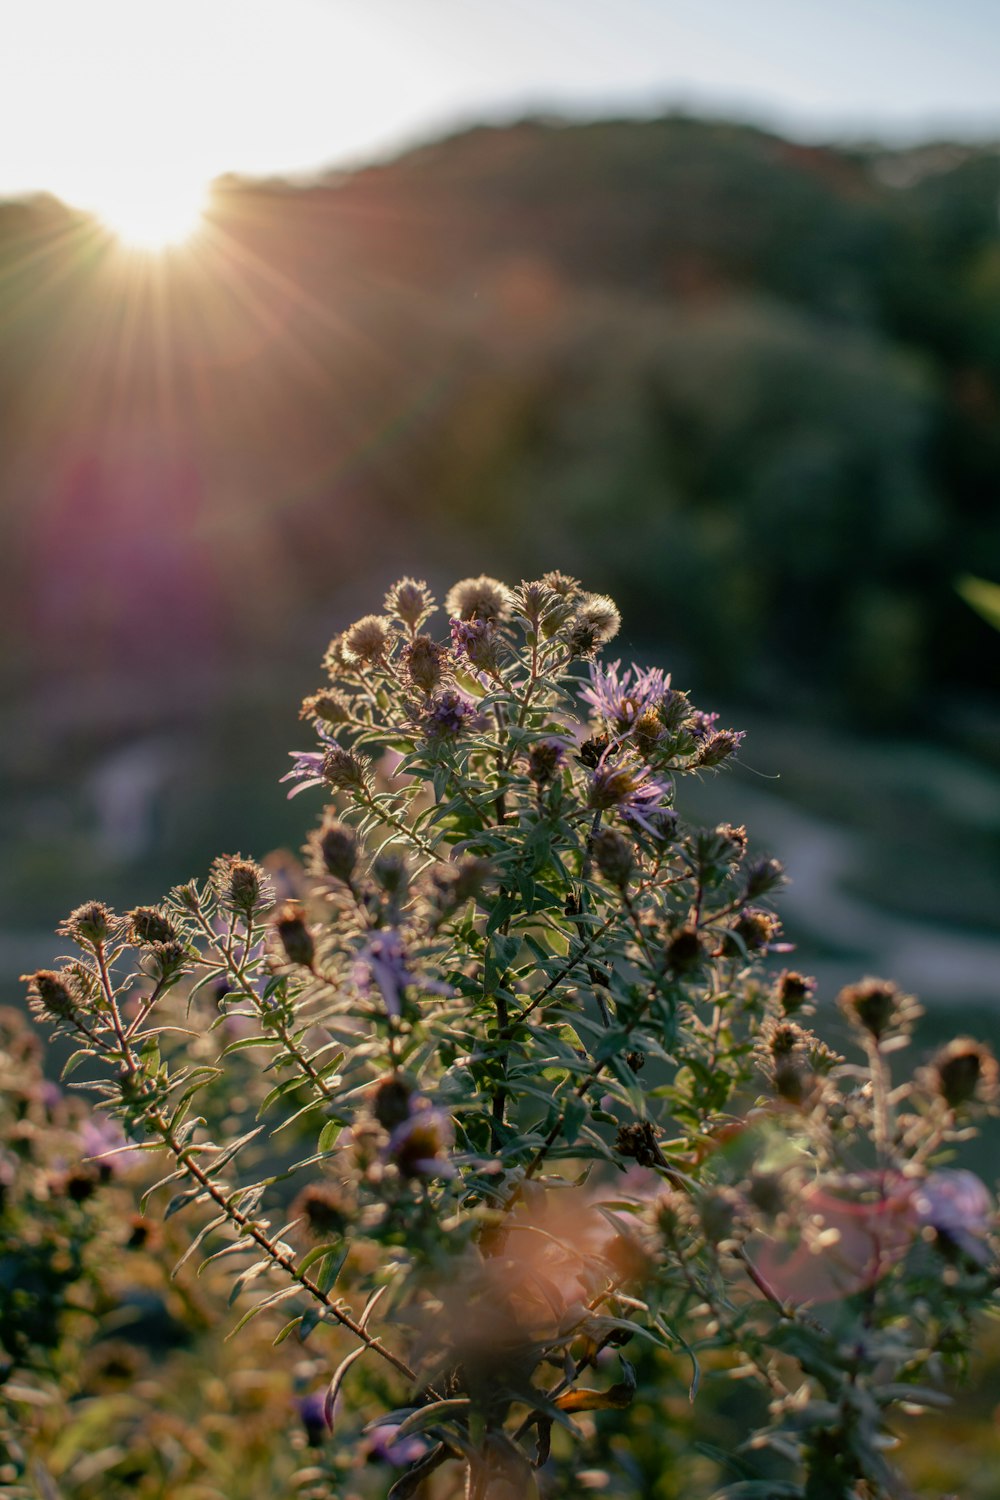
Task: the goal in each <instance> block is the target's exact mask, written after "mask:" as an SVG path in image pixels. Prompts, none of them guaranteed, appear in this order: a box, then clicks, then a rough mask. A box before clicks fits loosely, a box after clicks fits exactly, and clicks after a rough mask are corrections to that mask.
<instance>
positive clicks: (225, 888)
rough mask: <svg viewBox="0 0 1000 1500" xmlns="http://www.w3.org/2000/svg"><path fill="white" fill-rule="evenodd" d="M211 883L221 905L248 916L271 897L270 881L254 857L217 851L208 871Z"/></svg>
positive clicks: (268, 904) (272, 897) (272, 895)
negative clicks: (216, 857) (210, 869)
mask: <svg viewBox="0 0 1000 1500" xmlns="http://www.w3.org/2000/svg"><path fill="white" fill-rule="evenodd" d="M211 880H212V885H213V886H214V888H215V893H216V895H217V896H218V898H219V901H220V902H221V904H222V905H223V906H226V907H229V908H230V909H231V910H233V911H238V912H240V913H241V914H242V915H243V916H245V917H250V916H251V915H252V914H253V913H254V911H256V910H257V908H258V907H264V906H270V904H271V902H272V901H273V899H274V893H273V891H272V889H271V882H270V881H269V880H268V878H267V876H266V875H265V873H264V871H263V869H262V868H261V866H260V865H259V864H257V862H256V860H253V859H244V858H243V855H242V854H220V855H219V857H218V859H217V860H215V861H214V863H213V865H212V871H211Z"/></svg>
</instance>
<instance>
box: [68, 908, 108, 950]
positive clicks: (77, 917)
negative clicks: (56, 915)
mask: <svg viewBox="0 0 1000 1500" xmlns="http://www.w3.org/2000/svg"><path fill="white" fill-rule="evenodd" d="M117 926H118V919H117V917H116V916H115V915H114V913H113V912H112V911H111V910H110V908H109V907H107V906H105V905H104V902H103V901H86V902H84V904H83V906H78V907H77V908H76V910H75V911H71V912H70V914H69V916H68V917H67V918H66V920H65V922H63V923H61V924H60V926H59V932H60V933H62V935H63V936H64V937H69V938H72V939H73V941H74V942H76V943H83V944H84V945H85V946H86V947H88V948H93V947H95V946H96V945H97V944H99V943H104V942H106V941H107V939H108V938H109V937H111V936H112V934H113V933H114V932H115V930H116V928H117Z"/></svg>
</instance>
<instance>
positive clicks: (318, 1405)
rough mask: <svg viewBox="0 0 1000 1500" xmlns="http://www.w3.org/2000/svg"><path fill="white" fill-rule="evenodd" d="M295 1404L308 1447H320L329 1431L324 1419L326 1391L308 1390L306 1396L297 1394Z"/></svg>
mask: <svg viewBox="0 0 1000 1500" xmlns="http://www.w3.org/2000/svg"><path fill="white" fill-rule="evenodd" d="M295 1405H296V1407H297V1408H298V1413H299V1416H300V1418H301V1419H302V1425H303V1427H304V1428H305V1430H306V1439H307V1441H308V1443H309V1446H310V1448H318V1447H320V1445H321V1444H322V1443H324V1442H325V1441H326V1436H327V1433H328V1432H329V1431H330V1428H329V1426H328V1424H327V1420H326V1392H325V1391H310V1393H309V1395H308V1396H299V1397H298V1399H297V1400H296V1402H295Z"/></svg>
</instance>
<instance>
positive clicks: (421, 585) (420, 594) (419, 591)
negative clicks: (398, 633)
mask: <svg viewBox="0 0 1000 1500" xmlns="http://www.w3.org/2000/svg"><path fill="white" fill-rule="evenodd" d="M383 607H384V609H385V612H386V614H387V615H388V616H389V617H390V619H393V620H398V621H399V622H400V623H401V624H402V625H405V626H406V628H407V629H408V630H409V631H411V632H412V631H414V630H416V629H417V628H418V626H420V625H422V624H423V623H424V621H425V620H426V619H427V617H428V615H430V614H431V613H432V611H433V609H434V595H433V594H432V593H431V591H430V589H429V588H428V587H427V584H426V583H425V582H424V580H423V579H422V578H421V579H420V580H419V581H418V580H417V579H415V578H401V579H400V580H399V582H398V583H394V584H393V586H392V588H391V589H390V590H389V592H388V593H387V594H386V596H385V604H384V606H383Z"/></svg>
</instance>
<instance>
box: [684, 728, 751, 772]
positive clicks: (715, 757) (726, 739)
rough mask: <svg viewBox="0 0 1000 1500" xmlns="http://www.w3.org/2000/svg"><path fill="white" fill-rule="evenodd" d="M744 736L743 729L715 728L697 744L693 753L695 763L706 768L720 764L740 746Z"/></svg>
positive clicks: (744, 731)
mask: <svg viewBox="0 0 1000 1500" xmlns="http://www.w3.org/2000/svg"><path fill="white" fill-rule="evenodd" d="M745 738H746V730H744V729H716V730H714V731H713V732H712V733H711V734H707V735H706V736H705V738H704V739H703V740H702V741H701V742H700V744H699V745H698V749H697V752H696V754H695V758H694V759H695V765H697V766H702V767H704V768H705V769H706V770H708V769H710V768H711V767H712V766H721V764H722V762H723V761H724V760H728V759H729V757H730V756H731V755H734V754H735V752H736V751H737V750H738V749H739V748H740V745H741V744H742V743H743V741H744V739H745Z"/></svg>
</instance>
